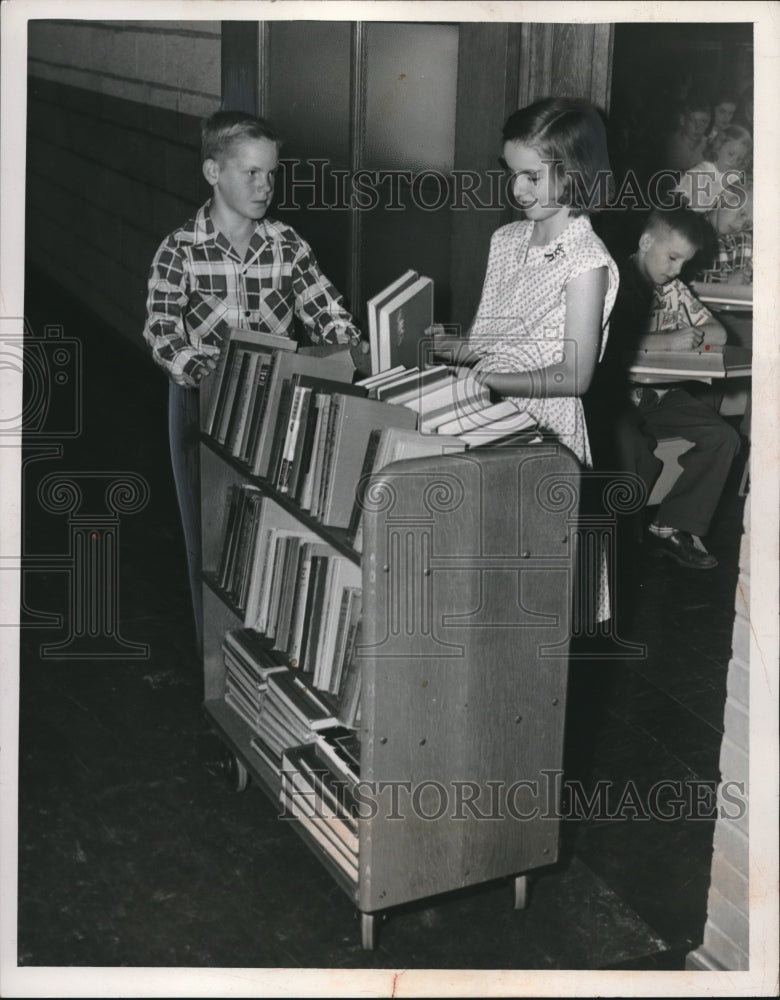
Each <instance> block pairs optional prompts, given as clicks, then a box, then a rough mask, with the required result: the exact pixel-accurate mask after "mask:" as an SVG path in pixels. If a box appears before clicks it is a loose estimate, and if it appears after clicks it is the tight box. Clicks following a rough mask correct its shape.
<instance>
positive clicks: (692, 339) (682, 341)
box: [669, 326, 704, 351]
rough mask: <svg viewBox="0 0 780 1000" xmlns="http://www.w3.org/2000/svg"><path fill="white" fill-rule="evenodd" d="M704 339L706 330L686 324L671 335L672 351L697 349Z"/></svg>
mask: <svg viewBox="0 0 780 1000" xmlns="http://www.w3.org/2000/svg"><path fill="white" fill-rule="evenodd" d="M702 340H704V331H703V330H699V329H698V328H697V327H695V326H686V327H684V328H683V329H682V330H675V331H674V333H672V334H670V335H669V350H670V351H695V350H696V349H697V348H698V347H699V346H700V345H701V342H702Z"/></svg>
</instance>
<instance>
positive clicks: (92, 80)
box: [26, 21, 221, 350]
mask: <svg viewBox="0 0 780 1000" xmlns="http://www.w3.org/2000/svg"><path fill="white" fill-rule="evenodd" d="M182 25H185V27H182ZM28 55H29V80H28V115H27V128H28V148H27V195H26V198H27V201H26V220H27V232H26V254H27V259H28V261H30V262H31V263H32V264H33V265H35V266H36V267H38V268H40V269H41V270H43V271H44V272H45V273H46V274H49V275H51V277H52V278H54V279H55V280H56V281H57V282H58V283H59V284H61V285H63V286H64V287H65V288H67V289H68V290H69V291H71V292H73V293H74V294H76V295H77V296H78V297H79V298H80V299H82V301H84V302H85V303H86V305H87V306H89V307H90V308H91V309H93V310H94V311H95V312H96V313H97V314H98V315H99V316H100V317H101V318H102V319H104V320H106V322H108V323H109V324H110V325H111V327H112V328H113V329H115V330H116V331H117V332H118V333H121V334H122V335H124V336H126V337H128V338H130V339H131V340H132V341H133V342H135V343H137V344H138V345H139V347H144V345H143V341H142V338H141V329H142V327H143V320H144V304H145V299H146V279H147V273H148V268H149V263H150V261H151V258H152V255H153V254H154V251H155V250H156V248H157V246H158V245H159V243H160V241H161V240H162V238H163V237H164V236H165V235H166V234H167V233H168V232H169V231H170V230H171V229H173V228H174V227H175V226H177V225H179V224H181V223H182V222H184V221H185V219H187V218H188V217H189V216H190V215H191V214H192V212H193V210H194V209H195V208H196V207H197V206H198V204H200V203H201V202H202V201H203V200H205V198H206V197H207V195H208V193H209V192H208V187H207V185H206V183H205V181H204V180H203V178H202V175H201V172H200V160H199V141H200V140H199V125H200V120H201V119H202V118H203V117H204V116H205V115H207V114H210V113H211V112H212V111H215V110H216V109H217V108H218V107H219V102H220V86H221V85H220V74H221V59H220V25H219V22H175V21H174V22H166V21H154V22H148V23H142V22H130V21H89V22H87V21H37V22H36V21H32V22H30V25H29V42H28ZM52 321H53V322H54V321H56V317H55V316H53V317H52ZM144 350H145V347H144Z"/></svg>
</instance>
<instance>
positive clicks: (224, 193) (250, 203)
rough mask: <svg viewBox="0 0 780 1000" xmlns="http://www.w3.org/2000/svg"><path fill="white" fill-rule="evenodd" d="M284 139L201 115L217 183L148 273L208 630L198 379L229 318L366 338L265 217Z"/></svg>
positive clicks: (233, 120)
mask: <svg viewBox="0 0 780 1000" xmlns="http://www.w3.org/2000/svg"><path fill="white" fill-rule="evenodd" d="M279 146H280V140H279V138H278V137H277V135H276V134H275V132H274V131H273V130H272V129H271V127H270V126H269V125H268V124H267V123H266V122H264V121H262V120H261V119H258V118H254V117H253V116H251V115H248V114H244V113H243V112H234V111H220V112H217V113H216V114H214V115H212V116H211V117H210V118H208V119H207V120H206V121H205V122H204V123H203V127H202V148H201V158H202V164H203V174H204V176H205V178H206V180H207V181H208V183H209V184H210V185H211V187H212V189H213V194H212V197H211V199H210V200H209V201H208V202H206V204H204V205H202V206H201V208H199V209H198V211H197V213H196V214H195V217H194V218H192V219H190V220H189V221H188V222H186V223H185V224H184V225H183V226H182V227H181V228H180V229H177V230H175V231H174V232H173V233H171V234H170V235H169V236H168V237H167V238H166V239H165V240H164V241H163V242H162V244H161V245H160V247H159V249H158V251H157V253H156V254H155V257H154V260H153V261H152V266H151V273H150V276H149V294H148V299H147V318H146V325H145V327H144V337H145V339H146V341H147V343H148V345H149V347H150V348H151V351H152V357H153V358H154V360H155V361H156V362H157V364H158V365H160V367H161V368H162V369H163V371H164V372H165V373H166V375H168V377H169V379H170V390H169V437H170V447H171V459H172V464H173V472H174V479H175V481H176V491H177V495H178V499H179V507H180V510H181V515H182V523H183V528H184V535H185V542H186V546H187V562H188V568H189V574H190V584H191V588H192V599H193V607H194V614H195V626H196V637H197V641H198V644H199V645H200V644H201V642H202V609H201V585H200V581H199V578H198V573H199V570H200V561H201V552H200V484H199V454H198V452H199V404H198V386H199V385H200V382H201V380H202V379H203V378H204V377H205V376H207V375H209V374H210V373H211V372H212V371H213V370H214V369H215V368H216V367H217V359H218V357H219V353H220V350H221V348H222V345H223V343H224V342H225V341H226V340H227V338H228V337H229V333H230V329H231V328H232V327H239V328H243V329H252V330H261V331H264V332H267V333H275V334H282V335H284V336H288V337H291V336H292V335H293V322H294V317H295V318H297V319H298V321H299V322H300V323H301V325H302V326H303V328H304V330H305V331H306V333H307V335H308V337H309V338H310V339H311V341H312V342H313V343H316V344H341V345H344V349H345V350H348V346H349V345H356V344H358V342H359V341H360V334H359V332H358V330H357V328H356V327H355V325H354V322H353V320H352V317H351V316H350V314H349V313H348V312H347V310H346V309H345V308H344V307H343V306H342V304H341V299H340V297H339V295H338V293H337V292H336V289H335V288H334V287H333V286H332V285H331V283H330V282H329V281H328V279H327V278H326V277H325V275H324V274H323V273H322V271H321V270H320V268H319V266H318V265H317V262H316V260H315V258H314V255H313V253H312V251H311V248H310V247H309V245H308V244H307V243H306V242H305V241H304V240H303V239H301V238H300V236H298V234H297V233H296V232H295V230H294V229H293V228H292V227H291V226H288V225H286V224H284V223H280V222H274V221H272V220H270V219H268V218H266V213H267V211H268V208H269V206H270V203H271V199H272V197H273V192H274V178H275V175H276V170H277V166H278V161H279Z"/></svg>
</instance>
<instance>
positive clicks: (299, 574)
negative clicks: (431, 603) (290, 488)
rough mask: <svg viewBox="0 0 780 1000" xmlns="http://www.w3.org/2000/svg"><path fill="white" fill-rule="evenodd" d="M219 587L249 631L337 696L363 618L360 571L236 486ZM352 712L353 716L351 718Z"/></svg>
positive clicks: (246, 486) (248, 489)
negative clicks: (231, 602)
mask: <svg viewBox="0 0 780 1000" xmlns="http://www.w3.org/2000/svg"><path fill="white" fill-rule="evenodd" d="M229 497H230V503H229V510H228V513H227V515H226V527H225V536H224V539H223V543H222V560H221V562H220V566H219V569H218V573H217V583H218V584H219V586H220V587H222V588H223V590H225V591H226V592H227V594H228V595H229V596H230V598H231V600H232V601H233V603H234V604H235V606H236V608H237V610H238V611H240V612H242V613H243V615H244V625H245V627H246V628H248V629H252V630H253V631H254V632H255V633H257V634H259V635H262V636H263V637H264V639H265V640H266V641H268V642H269V643H270V645H271V647H272V648H273V650H274V651H276V652H278V653H280V654H283V655H284V656H285V657H286V662H287V663H289V664H290V665H291V666H293V667H296V668H297V669H299V670H300V671H301V672H302V673H306V674H309V675H311V680H312V683H313V684H314V686H315V687H317V688H319V689H320V690H323V691H328V692H330V693H331V694H333V695H336V696H338V695H339V693H340V691H341V689H342V684H343V681H344V675H345V671H346V670H347V669H348V668H349V666H350V665H351V662H352V659H353V655H354V650H355V645H356V642H357V635H358V628H359V623H360V616H361V611H362V589H361V586H360V583H361V577H360V570H359V568H358V567H357V566H355V565H354V563H352V562H351V561H350V560H349V559H347V558H345V557H343V556H340V555H337V554H336V553H334V551H333V549H332V548H331V547H330V546H328V545H326V544H325V543H324V542H322V540H321V539H320V538H319V537H318V536H317V535H316V534H314V533H313V532H307V531H304V530H302V529H301V527H300V525H299V524H298V523H297V522H295V521H294V520H293V519H291V518H290V517H289V516H287V517H282V518H281V523H279V518H278V514H279V509H278V508H277V507H276V505H275V504H274V503H273V501H272V500H269V499H268V498H266V497H263V496H262V494H261V493H260V491H259V489H258V487H256V486H255V485H253V484H252V483H240V484H235V485H234V486H233V487H231V490H230V493H229ZM353 716H354V712H350V717H353Z"/></svg>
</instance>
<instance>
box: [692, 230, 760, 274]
mask: <svg viewBox="0 0 780 1000" xmlns="http://www.w3.org/2000/svg"><path fill="white" fill-rule="evenodd" d="M735 271H741V272H742V274H743V276H744V278H745V281H746V282H747V283H750V282H752V280H753V230H752V229H743V230H742V232H741V233H733V234H731V235H728V236H720V235H719V236H718V248H717V250H716V251H715V257H714V258H713V261H712V266H711V267H708V268H707V269H706V270H704V271H702V272H701V274H700V275H699V280H700V281H711V282H720V281H728V280H729V278H730V277H731V276H732V275H733V274H734V272H735Z"/></svg>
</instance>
